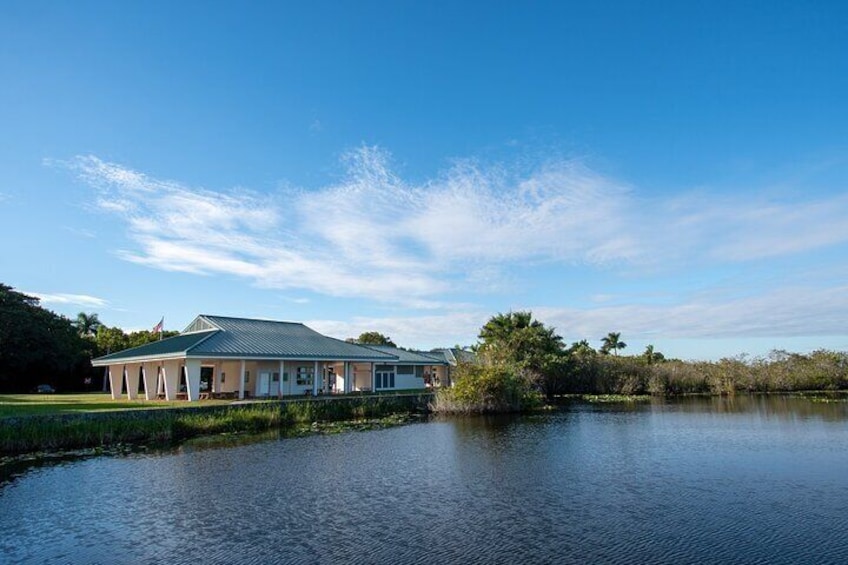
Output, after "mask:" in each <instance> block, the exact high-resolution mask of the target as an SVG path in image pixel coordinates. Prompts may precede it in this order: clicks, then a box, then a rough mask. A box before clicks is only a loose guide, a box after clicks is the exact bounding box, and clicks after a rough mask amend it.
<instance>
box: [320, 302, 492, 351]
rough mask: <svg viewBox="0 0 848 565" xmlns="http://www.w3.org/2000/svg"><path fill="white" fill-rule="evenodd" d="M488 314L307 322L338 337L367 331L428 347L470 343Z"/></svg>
mask: <svg viewBox="0 0 848 565" xmlns="http://www.w3.org/2000/svg"><path fill="white" fill-rule="evenodd" d="M487 319H488V314H486V313H484V312H480V311H476V310H475V311H462V312H452V313H449V314H444V315H435V316H408V317H407V316H400V317H382V318H380V317H355V318H353V319H352V320H311V321H308V322H306V324H307V325H308V326H309V327H311V328H314V329H316V330H318V331H319V332H321V333H324V334H326V335H330V336H334V337H337V338H339V339H346V338H349V337H358V336H359V335H361V334H362V333H364V332H367V331H378V332H380V333H382V334H383V335H387V336H389V337H390V338H391V339H392V341H394V342H395V343H397V344H398V345H400V346H401V347H415V348H420V349H431V348H434V347H449V346H453V345H456V344H459V345H471V344H472V343H474V342H475V341H476V340H477V333H478V332H479V331H480V327H481V326H482V325H483V324H484V323H485V322H486V320H487Z"/></svg>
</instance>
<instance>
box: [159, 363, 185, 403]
mask: <svg viewBox="0 0 848 565" xmlns="http://www.w3.org/2000/svg"><path fill="white" fill-rule="evenodd" d="M180 372H181V369H180V362H179V361H165V362H164V363H162V380H163V381H164V382H165V400H176V399H177V390H178V387H179V386H180Z"/></svg>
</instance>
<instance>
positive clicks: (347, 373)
mask: <svg viewBox="0 0 848 565" xmlns="http://www.w3.org/2000/svg"><path fill="white" fill-rule="evenodd" d="M350 365H351V363H350V361H345V362H344V392H345V394H350V391H351V384H352V383H351V382H350V372H351V371H350Z"/></svg>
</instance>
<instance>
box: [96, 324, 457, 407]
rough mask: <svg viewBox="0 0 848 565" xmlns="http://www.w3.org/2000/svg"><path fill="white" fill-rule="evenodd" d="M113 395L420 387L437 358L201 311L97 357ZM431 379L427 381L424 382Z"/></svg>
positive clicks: (440, 364)
mask: <svg viewBox="0 0 848 565" xmlns="http://www.w3.org/2000/svg"><path fill="white" fill-rule="evenodd" d="M92 365H94V366H95V367H105V368H106V370H108V373H109V384H110V387H111V391H112V398H113V399H116V400H117V399H118V398H121V396H122V394H123V391H124V390H126V395H127V398H130V399H133V398H137V397H138V396H140V395H143V396H144V398H145V399H147V400H153V399H157V398H164V399H166V400H177V399H186V400H199V399H201V398H209V397H232V398H239V399H243V398H246V397H283V396H297V395H319V394H339V393H350V392H356V391H360V392H369V391H379V390H403V389H421V388H425V387H426V386H432V385H433V383H434V382H435V381H436V379H435V378H434V377H435V376H436V375H438V374H445V375H446V374H448V371H449V363H448V361H446V359H445V357H444V356H443V355H439V354H427V353H417V352H412V351H406V350H403V349H398V348H396V347H388V346H372V345H369V346H366V345H360V344H355V343H348V342H345V341H342V340H338V339H334V338H331V337H327V336H325V335H322V334H320V333H318V332H316V331H315V330H313V329H311V328H308V327H307V326H305V325H303V324H301V323H296V322H277V321H270V320H253V319H246V318H230V317H225V316H209V315H200V316H198V317H197V318H195V319H194V321H192V322H191V324H189V325H188V327H187V328H186V329H185V330H184V331H183V332H182V333H181V334H180V335H177V336H174V337H171V338H167V339H163V340H161V341H156V342H153V343H148V344H146V345H142V346H139V347H134V348H131V349H126V350H124V351H119V352H116V353H112V354H110V355H105V356H103V357H98V358H97V359H94V360H93V361H92ZM428 383H429V384H428Z"/></svg>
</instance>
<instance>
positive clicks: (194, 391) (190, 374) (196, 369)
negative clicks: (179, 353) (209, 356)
mask: <svg viewBox="0 0 848 565" xmlns="http://www.w3.org/2000/svg"><path fill="white" fill-rule="evenodd" d="M185 368H186V389H187V391H188V400H189V402H197V401H198V400H200V359H186V361H185Z"/></svg>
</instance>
